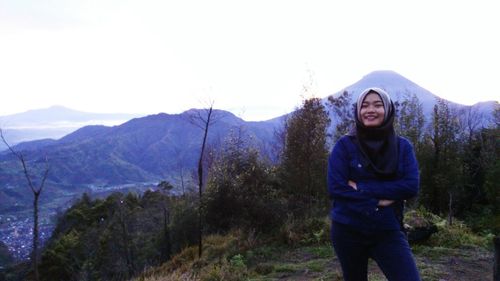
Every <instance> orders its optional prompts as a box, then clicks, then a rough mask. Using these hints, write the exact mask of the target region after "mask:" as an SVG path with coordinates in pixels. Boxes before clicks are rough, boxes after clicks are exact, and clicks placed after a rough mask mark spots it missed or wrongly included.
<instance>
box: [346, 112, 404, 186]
mask: <svg viewBox="0 0 500 281" xmlns="http://www.w3.org/2000/svg"><path fill="white" fill-rule="evenodd" d="M391 107H392V110H391V113H390V116H388V118H386V120H385V121H384V123H382V125H381V126H380V127H374V128H371V127H370V128H368V127H365V126H364V125H363V123H361V121H360V120H359V119H358V117H357V116H358V114H355V116H356V117H355V119H356V127H355V128H353V130H351V132H349V135H351V136H353V137H354V143H355V144H356V145H357V146H358V147H359V148H360V150H361V152H362V156H363V158H364V160H365V161H364V162H365V163H364V164H365V165H366V164H368V166H369V167H370V168H372V169H373V171H374V172H375V174H376V175H377V176H378V177H379V178H381V179H393V178H395V176H396V172H397V168H398V142H397V136H396V133H395V132H394V104H393V103H392V102H391Z"/></svg>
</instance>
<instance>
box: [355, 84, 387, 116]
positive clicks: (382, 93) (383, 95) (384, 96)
mask: <svg viewBox="0 0 500 281" xmlns="http://www.w3.org/2000/svg"><path fill="white" fill-rule="evenodd" d="M370 93H376V94H378V95H379V96H380V99H381V100H382V102H383V103H384V112H385V113H384V122H385V121H387V119H388V118H389V116H391V114H392V101H391V97H389V94H387V92H386V91H384V90H382V89H380V88H376V87H372V88H368V89H365V90H364V91H363V92H361V94H360V95H359V97H358V101H357V102H356V118H358V120H361V114H360V113H361V106H362V105H363V101H364V100H365V98H366V96H367V95H368V94H370Z"/></svg>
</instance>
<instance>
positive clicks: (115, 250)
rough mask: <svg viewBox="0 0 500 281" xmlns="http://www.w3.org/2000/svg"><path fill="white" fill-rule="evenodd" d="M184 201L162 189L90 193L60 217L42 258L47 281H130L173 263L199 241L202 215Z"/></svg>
mask: <svg viewBox="0 0 500 281" xmlns="http://www.w3.org/2000/svg"><path fill="white" fill-rule="evenodd" d="M184 198H185V199H183V198H172V197H169V196H167V195H164V194H162V193H161V192H158V191H157V192H152V191H147V192H145V193H144V195H142V196H138V195H137V194H132V193H129V194H125V195H124V194H120V193H115V194H112V195H111V196H109V197H107V198H106V199H104V200H100V199H97V200H91V199H90V197H89V196H88V195H84V196H83V197H82V199H80V200H79V201H78V202H77V203H76V204H75V205H73V206H72V207H71V208H70V209H68V210H67V211H66V213H65V214H64V215H63V216H62V217H60V218H59V220H58V225H57V227H56V230H55V231H54V234H53V237H52V238H51V240H50V241H49V243H48V246H47V248H46V250H45V251H44V253H43V255H42V260H41V265H40V269H41V270H40V273H41V277H42V279H43V280H83V279H85V280H98V279H101V280H127V279H130V278H131V277H133V276H135V275H136V274H138V273H140V272H141V271H142V270H143V269H144V268H145V267H149V266H153V265H158V264H160V263H162V262H164V261H166V260H168V259H169V258H170V255H171V254H172V253H174V252H175V251H180V250H181V249H182V248H183V247H185V246H186V245H190V244H192V243H193V241H195V239H194V238H193V231H192V229H190V228H192V225H195V221H196V218H197V217H196V214H195V212H194V211H193V210H192V209H193V208H192V207H193V206H192V203H190V199H189V200H188V198H189V197H188V196H186V197H184ZM172 238H174V239H172ZM54 278H55V279H54Z"/></svg>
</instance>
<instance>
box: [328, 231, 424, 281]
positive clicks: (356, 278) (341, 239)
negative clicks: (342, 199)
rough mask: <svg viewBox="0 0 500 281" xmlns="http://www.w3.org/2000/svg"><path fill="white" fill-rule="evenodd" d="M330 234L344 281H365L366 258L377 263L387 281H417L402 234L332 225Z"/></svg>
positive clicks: (413, 262)
mask: <svg viewBox="0 0 500 281" xmlns="http://www.w3.org/2000/svg"><path fill="white" fill-rule="evenodd" d="M331 235H332V242H333V248H334V249H335V253H336V254H337V257H338V258H339V261H340V265H341V267H342V273H343V275H344V280H345V281H367V280H368V279H367V278H368V277H367V275H368V259H369V258H372V259H374V260H375V261H376V262H377V264H378V266H379V267H380V269H381V270H382V272H383V273H384V275H385V277H386V278H387V279H388V280H389V281H420V277H419V274H418V270H417V266H416V265H415V260H414V259H413V255H412V253H411V249H410V245H409V244H408V241H407V239H406V236H405V234H404V233H403V232H402V231H397V230H394V231H393V230H390V231H363V230H358V229H356V228H353V227H351V226H348V225H345V224H340V223H337V222H332V232H331Z"/></svg>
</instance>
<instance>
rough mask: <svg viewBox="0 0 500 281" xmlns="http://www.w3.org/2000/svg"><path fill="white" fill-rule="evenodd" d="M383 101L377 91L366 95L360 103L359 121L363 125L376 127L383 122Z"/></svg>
mask: <svg viewBox="0 0 500 281" xmlns="http://www.w3.org/2000/svg"><path fill="white" fill-rule="evenodd" d="M384 114H385V110H384V103H383V102H382V99H381V98H380V96H379V95H378V94H377V93H369V94H368V95H366V97H365V99H364V100H363V103H362V104H361V109H360V114H359V115H360V117H361V120H360V121H361V123H363V125H364V126H365V127H378V126H380V125H382V123H383V122H384Z"/></svg>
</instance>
